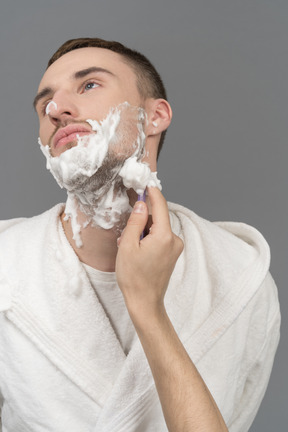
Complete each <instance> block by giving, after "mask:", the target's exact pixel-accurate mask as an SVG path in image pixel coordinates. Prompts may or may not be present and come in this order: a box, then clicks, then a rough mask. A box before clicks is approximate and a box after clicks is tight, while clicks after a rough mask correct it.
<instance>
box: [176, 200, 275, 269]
mask: <svg viewBox="0 0 288 432" xmlns="http://www.w3.org/2000/svg"><path fill="white" fill-rule="evenodd" d="M168 206H169V211H170V219H171V225H172V229H173V231H174V232H175V233H176V234H177V235H180V236H182V238H183V240H184V243H185V246H188V247H189V243H191V242H194V244H197V245H198V248H199V249H200V250H201V253H204V254H205V255H206V256H208V257H209V258H210V259H211V260H214V261H217V259H218V261H221V260H225V261H226V262H227V263H228V262H230V264H231V265H232V264H233V262H234V263H235V265H236V266H239V267H242V265H243V266H244V267H246V266H248V265H249V264H250V263H251V262H258V263H260V262H261V263H262V266H263V269H264V268H265V269H266V271H268V269H269V265H270V248H269V245H268V243H267V242H266V240H265V238H264V237H263V235H262V234H261V233H260V232H259V231H258V230H257V229H256V228H254V227H252V226H250V225H247V224H245V223H242V222H211V221H209V220H207V219H204V218H202V217H201V216H199V215H197V214H196V213H194V212H193V211H191V210H189V209H187V208H185V207H183V206H181V205H178V204H174V203H168Z"/></svg>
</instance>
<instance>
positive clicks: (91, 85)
mask: <svg viewBox="0 0 288 432" xmlns="http://www.w3.org/2000/svg"><path fill="white" fill-rule="evenodd" d="M97 87H99V84H97V83H96V82H95V81H88V82H86V83H85V84H84V86H83V89H84V91H87V90H91V89H94V88H97Z"/></svg>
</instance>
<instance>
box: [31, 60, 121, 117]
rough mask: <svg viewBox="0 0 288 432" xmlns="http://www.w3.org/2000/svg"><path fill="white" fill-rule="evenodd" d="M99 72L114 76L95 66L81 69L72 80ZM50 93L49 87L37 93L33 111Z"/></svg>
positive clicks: (51, 91)
mask: <svg viewBox="0 0 288 432" xmlns="http://www.w3.org/2000/svg"><path fill="white" fill-rule="evenodd" d="M99 72H102V73H106V74H109V75H112V76H115V74H114V73H112V72H111V71H109V70H108V69H104V68H101V67H96V66H91V67H89V68H87V69H82V70H80V71H77V72H75V73H74V74H73V75H72V79H74V80H78V79H80V78H84V77H85V76H87V75H89V74H91V73H99ZM52 93H53V89H52V88H51V87H44V88H43V89H42V90H41V91H40V92H39V93H37V95H36V96H35V98H34V101H33V107H34V109H35V110H36V105H37V104H38V102H39V100H41V99H43V98H44V97H46V96H49V95H52Z"/></svg>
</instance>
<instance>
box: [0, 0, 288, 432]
mask: <svg viewBox="0 0 288 432" xmlns="http://www.w3.org/2000/svg"><path fill="white" fill-rule="evenodd" d="M82 36H89V37H93V36H97V37H103V38H106V39H115V40H119V41H120V42H123V43H124V44H127V45H128V46H130V47H132V48H136V49H138V50H139V51H142V52H143V53H144V54H146V55H147V56H148V58H150V59H151V61H152V62H153V63H154V64H155V66H156V67H157V68H158V70H159V72H160V73H161V74H162V76H163V79H164V82H165V84H166V86H167V89H168V95H169V101H170V103H171V105H172V108H173V111H174V119H173V124H172V125H171V127H170V130H169V132H168V136H167V141H166V145H165V149H164V151H163V154H162V156H161V161H160V166H159V176H160V178H161V180H162V183H163V185H164V194H165V196H166V198H167V199H168V200H170V201H176V202H178V203H181V204H183V205H186V206H187V207H189V208H191V209H193V210H194V211H195V212H197V213H198V214H200V215H202V216H203V217H205V218H207V219H210V220H241V221H244V222H247V223H249V224H252V225H254V226H256V227H257V228H258V229H259V230H260V231H261V232H262V233H263V234H264V236H265V237H266V238H267V240H268V242H269V244H270V245H271V250H272V264H271V266H272V267H271V268H272V273H273V275H274V278H275V280H276V282H277V285H278V287H279V296H280V301H281V304H282V316H283V323H282V340H281V344H280V347H279V350H278V353H277V356H276V361H275V365H274V369H273V372H272V377H271V381H270V384H269V387H268V391H267V394H266V396H265V399H264V402H263V404H262V406H261V408H260V411H259V414H258V415H257V418H256V420H255V422H254V425H253V427H252V428H251V431H253V432H256V431H257V432H268V431H272V430H273V431H286V430H287V424H288V415H287V413H288V409H287V402H288V398H287V388H288V374H287V360H288V358H287V349H288V347H287V343H288V339H287V304H288V299H287V290H286V286H287V275H286V268H287V257H288V254H287V244H288V238H287V229H286V221H287V220H288V219H287V216H288V214H287V213H288V209H287V185H288V176H287V170H286V165H287V162H288V150H287V148H288V146H287V116H288V109H287V101H288V98H287V96H288V94H287V93H288V90H287V88H288V87H287V74H288V2H287V0H286V1H284V0H283V1H280V0H271V1H266V0H248V1H246V0H242V1H240V0H238V1H236V0H234V1H233V0H201V1H200V0H197V1H195V0H178V1H175V0H173V1H172V0H158V1H157V0H146V1H142V2H139V1H135V0H103V1H101V0H98V1H96V0H94V1H92V0H81V1H76V0H62V1H59V0H51V1H45V2H44V1H41V0H16V1H15V0H14V1H13V0H10V1H9V2H8V1H7V2H5V1H3V0H2V1H1V8H0V131H1V133H0V134H1V135H0V136H1V144H0V146H1V152H0V164H1V168H0V197H1V201H0V202H1V211H0V218H1V219H6V218H12V217H18V216H32V215H35V214H37V213H40V212H42V211H44V210H46V209H47V208H49V207H51V206H52V205H53V204H54V203H56V202H59V201H63V200H65V193H63V191H61V190H60V189H59V188H58V186H57V184H56V182H55V181H54V179H52V177H51V178H50V173H48V171H46V169H45V161H44V157H43V155H42V153H41V152H40V151H39V148H38V144H37V136H38V134H37V129H38V122H37V118H36V115H35V113H34V112H33V109H32V99H33V97H34V95H35V93H36V90H37V86H38V83H39V81H40V78H41V76H42V74H43V72H44V69H45V66H46V63H47V61H48V59H49V57H50V55H52V53H53V52H54V51H55V50H56V49H57V48H58V46H59V45H60V44H61V43H63V42H64V41H65V40H67V39H69V38H75V37H82Z"/></svg>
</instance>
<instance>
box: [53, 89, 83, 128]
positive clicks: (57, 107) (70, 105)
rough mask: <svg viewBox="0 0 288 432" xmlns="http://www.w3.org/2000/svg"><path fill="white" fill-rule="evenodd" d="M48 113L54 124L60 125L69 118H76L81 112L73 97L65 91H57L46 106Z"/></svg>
mask: <svg viewBox="0 0 288 432" xmlns="http://www.w3.org/2000/svg"><path fill="white" fill-rule="evenodd" d="M46 114H47V115H48V116H49V119H50V121H51V123H53V125H55V126H58V125H59V124H61V123H62V122H64V121H65V120H68V119H69V118H72V119H75V118H77V117H78V115H79V112H78V108H77V105H76V103H75V102H74V101H73V100H72V97H71V96H69V95H67V94H66V93H64V92H59V93H57V94H56V93H55V94H54V96H53V100H52V101H50V102H49V104H48V105H47V107H46Z"/></svg>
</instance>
